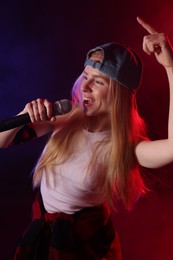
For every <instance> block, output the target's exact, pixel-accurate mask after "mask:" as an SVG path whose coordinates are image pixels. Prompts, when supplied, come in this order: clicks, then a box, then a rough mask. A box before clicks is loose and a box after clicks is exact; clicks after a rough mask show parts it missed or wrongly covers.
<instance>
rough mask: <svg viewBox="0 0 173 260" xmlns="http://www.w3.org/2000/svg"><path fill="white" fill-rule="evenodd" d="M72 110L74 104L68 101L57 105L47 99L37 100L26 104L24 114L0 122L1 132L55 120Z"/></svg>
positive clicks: (61, 101)
mask: <svg viewBox="0 0 173 260" xmlns="http://www.w3.org/2000/svg"><path fill="white" fill-rule="evenodd" d="M71 109H72V104H71V101H70V100H68V99H63V100H60V101H56V102H55V103H51V102H50V101H48V100H47V99H37V100H34V101H32V102H30V103H28V104H26V106H25V108H24V110H23V112H24V113H23V114H20V115H17V116H15V117H12V118H8V119H6V120H2V121H0V132H3V131H6V130H9V129H12V128H15V127H18V126H22V125H25V124H27V123H29V122H33V123H35V122H41V121H45V120H53V117H55V116H58V115H63V114H66V113H68V112H70V111H71ZM25 112H26V113H25Z"/></svg>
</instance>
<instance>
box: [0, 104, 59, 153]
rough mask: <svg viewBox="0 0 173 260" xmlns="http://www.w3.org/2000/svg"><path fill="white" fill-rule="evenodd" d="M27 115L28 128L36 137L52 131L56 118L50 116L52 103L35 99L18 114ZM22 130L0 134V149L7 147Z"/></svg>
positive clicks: (11, 130)
mask: <svg viewBox="0 0 173 260" xmlns="http://www.w3.org/2000/svg"><path fill="white" fill-rule="evenodd" d="M24 113H28V114H29V116H30V119H31V123H29V124H28V125H29V127H30V128H31V129H32V130H33V132H35V136H36V137H40V136H43V135H45V134H47V133H49V132H51V131H53V129H54V126H55V122H56V118H55V117H53V116H52V103H51V102H49V101H48V100H47V99H37V100H33V101H32V102H30V103H27V104H26V106H25V108H24V110H23V111H22V112H20V113H19V114H24ZM20 129H22V126H21V127H17V128H14V129H10V130H8V131H4V132H1V133H0V148H6V147H8V146H9V145H10V144H11V143H12V141H13V140H14V138H15V136H16V134H17V133H18V132H19V131H20Z"/></svg>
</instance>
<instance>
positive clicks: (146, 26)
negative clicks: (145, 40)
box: [137, 16, 157, 34]
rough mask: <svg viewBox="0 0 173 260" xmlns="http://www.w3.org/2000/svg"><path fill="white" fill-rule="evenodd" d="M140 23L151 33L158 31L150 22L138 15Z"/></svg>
mask: <svg viewBox="0 0 173 260" xmlns="http://www.w3.org/2000/svg"><path fill="white" fill-rule="evenodd" d="M137 21H138V23H139V24H140V25H141V26H142V27H143V28H144V29H145V30H146V31H147V32H149V33H150V34H155V33H157V31H156V30H155V29H154V28H153V27H152V26H151V25H149V24H148V23H146V22H145V21H144V20H143V19H141V18H140V17H139V16H138V17H137Z"/></svg>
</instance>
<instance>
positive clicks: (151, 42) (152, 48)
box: [136, 18, 173, 168]
mask: <svg viewBox="0 0 173 260" xmlns="http://www.w3.org/2000/svg"><path fill="white" fill-rule="evenodd" d="M137 20H138V22H139V23H140V24H141V25H142V26H143V28H144V29H145V30H147V32H148V33H149V34H148V35H147V36H145V37H144V40H143V50H144V51H145V52H146V53H147V54H149V55H150V54H154V55H155V57H156V60H157V61H158V62H159V63H160V64H161V65H162V66H163V67H164V68H165V71H166V73H167V76H168V82H169V89H170V104H169V120H168V138H167V139H165V140H156V141H151V142H146V141H144V142H141V143H139V144H138V145H137V147H136V155H137V158H138V161H139V163H140V164H141V165H142V166H144V167H148V168H157V167H161V166H164V165H165V164H168V163H171V162H173V50H172V47H171V44H170V42H169V40H168V37H167V36H166V35H165V34H164V33H158V32H157V31H156V30H155V29H154V28H152V27H151V26H150V25H149V24H147V23H146V22H145V21H143V20H142V19H140V18H137Z"/></svg>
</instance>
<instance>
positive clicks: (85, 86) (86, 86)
mask: <svg viewBox="0 0 173 260" xmlns="http://www.w3.org/2000/svg"><path fill="white" fill-rule="evenodd" d="M81 90H82V91H83V92H92V82H91V81H90V80H87V81H83V82H82V85H81Z"/></svg>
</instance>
